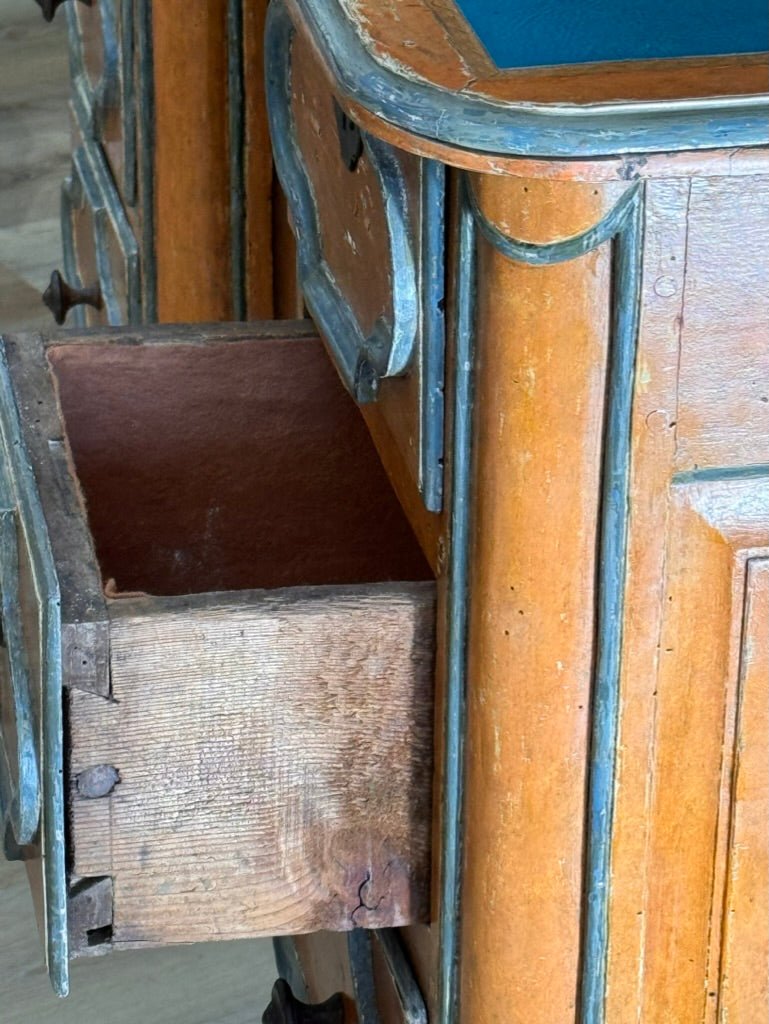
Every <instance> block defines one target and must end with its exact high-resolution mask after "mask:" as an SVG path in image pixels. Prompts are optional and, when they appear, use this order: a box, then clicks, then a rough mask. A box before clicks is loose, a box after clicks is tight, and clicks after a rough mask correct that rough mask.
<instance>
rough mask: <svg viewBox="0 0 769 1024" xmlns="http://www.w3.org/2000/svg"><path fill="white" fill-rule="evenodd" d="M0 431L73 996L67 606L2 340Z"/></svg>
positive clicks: (49, 926)
mask: <svg viewBox="0 0 769 1024" xmlns="http://www.w3.org/2000/svg"><path fill="white" fill-rule="evenodd" d="M0 433H1V434H2V442H3V447H4V448H5V457H6V459H7V468H8V469H9V471H10V472H9V478H8V482H9V485H10V488H11V491H12V495H11V497H12V498H13V500H14V502H15V504H16V507H17V511H18V516H19V520H20V523H21V529H22V531H23V535H24V537H25V538H26V544H27V551H28V554H29V561H30V566H31V570H32V576H33V579H34V584H35V592H36V593H37V595H38V607H39V610H40V634H41V637H42V652H41V653H42V657H41V666H40V668H41V701H40V706H41V716H42V722H40V723H39V726H38V735H42V745H41V746H42V749H41V752H40V770H41V776H42V791H43V801H42V808H41V847H42V857H43V874H44V891H45V924H46V958H47V963H48V972H49V974H50V976H51V984H52V985H53V988H54V991H55V992H56V994H57V995H59V996H66V995H67V993H68V991H69V963H68V936H67V888H66V885H67V883H66V862H65V858H66V852H65V839H64V752H63V735H64V721H63V702H64V695H63V690H62V666H61V601H60V597H59V582H58V579H57V576H56V570H55V568H54V561H53V553H52V551H51V546H50V541H49V539H48V530H47V527H46V524H45V517H44V515H43V510H42V508H41V506H40V501H39V498H38V495H37V489H36V486H35V481H34V477H33V475H32V470H31V462H30V459H29V456H28V454H27V451H26V448H25V445H24V440H23V437H22V431H21V425H20V421H19V415H18V409H17V406H16V400H15V397H14V394H13V387H12V384H11V378H10V372H9V368H8V362H7V359H6V353H5V347H4V345H3V344H2V343H1V342H0Z"/></svg>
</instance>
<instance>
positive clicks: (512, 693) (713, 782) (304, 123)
mask: <svg viewBox="0 0 769 1024" xmlns="http://www.w3.org/2000/svg"><path fill="white" fill-rule="evenodd" d="M563 6H564V5H561V4H558V3H553V4H546V5H538V6H537V7H536V9H534V8H532V10H531V11H529V7H530V5H526V4H518V3H516V4H511V5H506V7H505V12H504V18H505V26H504V31H500V32H499V33H495V32H494V30H493V27H492V28H490V27H489V25H490V23H492V19H493V18H498V17H501V14H500V13H499V11H498V9H497V8H496V7H495V6H494V5H492V4H483V3H480V2H479V3H472V2H470V0H467V2H465V3H460V4H457V5H455V4H454V3H452V2H450V0H415V2H413V3H409V4H402V3H396V2H389V3H381V2H376V0H356V2H354V3H353V2H350V0H330V2H319V0H286V2H285V3H284V2H282V0H279V2H274V3H273V6H272V8H271V12H270V15H269V18H268V29H267V68H268V103H269V107H270V115H271V118H272V135H273V145H274V148H275V154H276V162H277V166H278V171H279V174H280V176H281V180H282V183H283V185H284V188H285V190H286V192H287V195H288V198H289V207H290V209H291V212H292V216H293V219H294V224H295V226H296V229H297V238H298V243H299V249H300V255H299V262H300V273H301V276H302V283H303V286H304V291H305V298H306V301H307V305H308V308H309V309H310V312H311V313H312V314H313V316H314V318H315V319H316V322H317V323H318V324H319V326H320V328H321V331H322V333H324V334H325V337H326V341H327V343H328V345H329V348H330V350H331V352H332V354H333V355H334V357H335V359H336V361H337V365H338V368H339V370H340V373H341V374H342V376H343V378H344V379H345V380H346V382H347V384H348V387H350V389H351V390H352V391H353V392H354V393H355V394H356V397H358V399H359V400H360V401H361V402H362V403H364V408H365V415H366V417H367V421H368V423H369V426H370V429H371V431H372V434H373V436H374V438H375V441H376V442H377V445H378V448H379V451H380V455H381V457H382V459H383V461H384V463H385V465H386V466H387V468H388V470H389V472H390V475H391V478H392V479H393V480H394V483H395V486H396V489H397V490H398V492H399V495H400V498H401V501H402V504H403V505H404V508H406V509H407V511H408V512H409V515H410V518H411V521H412V525H413V526H414V529H415V531H416V532H417V535H418V536H419V538H420V540H421V542H422V544H423V547H424V549H425V551H426V553H427V555H428V558H429V560H430V561H431V564H432V565H433V568H434V571H435V572H436V575H437V578H438V593H439V611H438V616H439V622H438V629H439V651H438V675H437V679H436V693H437V707H436V731H437V736H438V740H437V744H436V751H437V758H438V763H437V769H436V776H435V778H436V785H435V823H436V824H435V830H434V835H435V842H434V855H433V867H434V885H433V889H434V892H433V905H432V913H431V920H430V922H429V924H426V925H425V926H423V927H419V928H416V929H410V930H409V931H407V932H405V933H404V934H403V936H402V940H403V942H404V943H405V946H406V948H407V950H408V953H409V956H410V958H411V962H412V965H413V970H414V972H415V976H416V979H417V980H418V982H419V985H420V987H421V989H422V992H423V993H424V995H425V998H426V1002H427V1005H428V1008H429V1010H430V1019H431V1021H435V1022H440V1024H449V1022H458V1021H462V1022H464V1024H496V1022H504V1024H513V1022H515V1024H517V1022H521V1024H524V1022H525V1024H554V1022H555V1024H565V1022H567V1021H580V1022H582V1024H588V1022H589V1024H624V1022H626V1021H630V1020H642V1021H644V1024H647V1022H660V1024H661V1022H663V1021H665V1022H667V1021H672V1020H675V1021H681V1022H687V1024H688V1022H695V1021H701V1020H709V1021H710V1020H713V1021H715V1020H716V1019H718V1020H726V1019H727V1018H728V1019H729V1020H739V1021H746V1022H747V1021H752V1020H756V1019H758V1017H759V1016H760V1015H761V1014H762V1013H765V1012H766V1005H767V976H766V955H767V948H768V947H769V929H768V927H767V922H768V921H769V908H768V907H767V882H768V880H769V875H768V867H767V863H768V861H767V838H766V837H767V827H766V825H767V816H768V814H769V803H768V801H769V777H768V776H767V772H766V763H767V743H768V741H769V733H768V731H767V730H768V728H769V726H768V724H767V716H766V703H767V702H766V694H767V686H768V684H769V675H768V674H767V668H766V666H767V615H769V606H768V605H767V594H769V590H768V589H767V587H768V586H769V584H768V582H767V581H768V580H769V575H767V565H768V564H769V563H767V553H768V552H769V469H768V468H767V467H769V394H768V393H767V380H769V349H768V347H767V338H768V337H769V308H768V307H767V276H768V274H769V246H768V244H767V238H768V237H769V233H768V232H767V230H766V227H767V224H768V223H769V150H767V106H766V96H765V95H763V93H765V91H766V82H767V69H766V56H765V55H762V54H757V53H754V52H752V51H754V50H757V49H759V48H761V47H764V46H765V45H766V32H765V30H764V24H765V20H766V12H765V10H763V8H762V9H761V10H759V9H758V7H756V6H754V5H752V4H751V3H746V4H745V5H744V10H743V5H738V8H739V9H738V10H737V11H733V12H732V16H731V17H730V19H729V25H728V26H721V25H720V24H719V26H718V31H717V33H716V36H714V33H713V24H712V22H709V20H708V19H709V18H710V16H711V14H712V11H710V6H709V5H705V6H704V7H703V6H702V5H698V7H697V10H696V11H694V12H693V16H692V18H691V19H690V24H689V26H688V30H687V31H686V32H685V33H684V34H683V35H682V34H681V32H680V31H679V30H680V29H681V25H682V22H681V19H680V18H679V17H678V15H677V14H676V12H675V11H670V10H666V11H664V12H662V14H661V15H660V16H662V15H664V18H665V21H666V25H667V27H665V29H664V31H658V27H659V26H657V28H655V29H654V31H652V32H649V31H648V30H647V26H648V24H649V20H648V18H646V19H645V18H639V17H637V15H638V12H639V10H640V11H641V12H644V11H645V12H647V14H649V16H650V17H651V14H653V12H651V14H650V12H649V11H648V6H649V5H643V4H642V5H634V7H633V12H634V16H633V17H632V18H631V17H630V13H631V12H625V14H626V17H625V18H619V15H617V17H618V18H619V20H620V22H621V24H620V26H619V27H620V28H621V29H622V33H615V32H613V31H611V32H610V31H605V32H604V34H603V36H602V37H601V38H600V39H598V40H595V39H593V38H592V34H590V33H587V34H586V33H584V32H582V33H577V34H576V35H572V34H569V33H568V32H566V31H564V32H560V31H559V27H562V25H563V18H564V12H563V10H562V7H563ZM571 6H572V8H573V5H571ZM652 6H654V5H652ZM598 8H599V10H600V9H601V5H598ZM655 9H656V8H655ZM658 14H660V12H658ZM547 18H551V19H552V28H551V27H549V25H548V22H547ZM516 19H518V20H516ZM628 19H629V20H628ZM668 22H670V24H667V23H668ZM672 22H677V25H673V24H672ZM474 25H475V26H476V27H477V33H478V34H476V32H475V31H473V26H474ZM577 27H578V26H577ZM603 27H604V28H605V29H606V28H607V25H606V23H605V22H604V25H603ZM683 27H684V28H687V25H686V23H685V22H683ZM513 30H514V31H513ZM634 33H635V34H634ZM716 37H717V38H716ZM530 38H531V40H532V45H531V47H529V39H530ZM714 38H716V42H715V43H714ZM727 40H728V46H729V50H730V53H731V55H723V54H722V53H720V52H718V51H719V49H720V47H721V46H722V45H723V44H724V43H725V42H726V41H727ZM535 43H536V45H535ZM588 43H590V46H588V45H587V44H588ZM537 46H539V49H537ZM505 47H509V48H508V49H507V50H505ZM503 50H504V53H503V54H502V56H500V53H502V51H503ZM508 53H510V54H512V56H511V57H510V58H509V59H510V60H511V61H513V62H514V63H513V65H512V66H508V65H507V60H508V58H507V56H506V55H507V54H508ZM526 54H529V57H528V58H527V59H526V60H523V59H522V56H523V57H525V55H526ZM495 60H497V61H502V64H503V66H497V63H495ZM530 63H536V64H537V65H540V64H543V65H547V66H536V67H530V66H528V65H529V64H530ZM356 133H357V134H356ZM377 246H379V248H377ZM436 268H437V269H436ZM442 284H443V285H445V290H444V289H443V288H442V287H441V285H442ZM444 299H445V301H444ZM410 300H413V301H410ZM444 309H445V320H444ZM444 343H445V344H444ZM404 353H405V355H404ZM396 356H397V359H396V358H395V357H396ZM395 363H397V365H394V364H395ZM436 477H437V478H439V484H438V485H437V486H436V485H434V481H435V479H436ZM430 481H433V484H432V485H431V484H430ZM339 943H340V940H339V939H338V938H336V939H331V938H330V937H329V938H327V939H318V938H315V939H309V938H307V939H303V940H301V941H299V942H298V943H297V948H298V951H299V962H300V963H301V966H302V968H303V970H304V982H305V983H306V988H307V990H308V992H309V994H310V996H311V997H312V998H314V999H321V998H326V997H327V996H328V995H329V994H330V993H331V991H333V990H334V989H336V988H342V989H344V990H346V991H348V992H349V993H351V994H352V993H354V991H355V979H354V977H352V975H351V974H350V971H349V966H348V965H347V961H346V956H347V954H346V951H345V947H344V945H343V944H342V945H340V944H339ZM295 966H296V964H295ZM380 967H381V964H380ZM375 969H377V968H376V963H375ZM353 973H354V972H353ZM386 973H387V972H386V971H384V970H383V969H382V970H381V971H380V980H381V985H380V996H379V999H380V1008H381V1012H382V1014H383V1015H384V1018H383V1019H385V1020H387V1021H388V1022H389V1021H390V1020H392V1021H398V1020H400V1019H402V1013H401V1011H399V1010H398V1009H397V1003H398V1001H397V999H395V998H394V997H393V996H392V993H390V994H389V995H388V994H387V991H386V989H387V982H386V978H385V975H386ZM363 1016H364V1017H365V1013H364V1014H363Z"/></svg>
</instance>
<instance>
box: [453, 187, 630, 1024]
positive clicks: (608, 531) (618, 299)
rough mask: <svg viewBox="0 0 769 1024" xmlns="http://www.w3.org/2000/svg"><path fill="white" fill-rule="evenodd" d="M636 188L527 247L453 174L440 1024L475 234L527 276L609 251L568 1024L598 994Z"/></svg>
mask: <svg viewBox="0 0 769 1024" xmlns="http://www.w3.org/2000/svg"><path fill="white" fill-rule="evenodd" d="M642 219H643V188H642V186H640V185H637V184H636V185H631V186H629V187H628V189H627V191H626V192H625V193H624V194H623V196H622V197H621V198H620V199H619V201H618V202H617V203H616V204H615V206H614V207H613V208H612V209H611V210H610V211H609V213H608V214H606V216H605V217H604V218H603V219H602V220H601V221H600V222H599V223H598V224H596V225H595V226H594V227H592V228H590V229H588V230H587V231H584V232H582V233H580V234H579V235H575V236H573V237H572V238H566V239H563V240H562V241H559V242H554V243H551V244H544V245H532V244H531V243H528V242H522V241H519V240H517V239H514V238H511V237H509V236H508V235H505V234H503V233H502V232H501V231H500V230H499V229H498V228H497V227H496V225H494V224H492V223H491V222H490V221H489V220H488V219H487V218H486V217H485V215H484V214H483V212H482V211H481V210H480V208H479V206H478V203H477V200H476V198H475V195H474V194H473V191H472V187H471V185H470V179H469V178H468V176H467V175H463V192H462V199H461V208H460V222H459V257H458V259H459V284H458V308H457V382H456V388H457V392H456V403H457V404H456V413H455V416H456V423H455V436H454V445H455V448H454V462H453V465H454V474H455V490H454V495H453V499H452V558H451V562H450V566H451V568H450V577H449V602H450V604H449V616H450V618H449V623H450V625H449V681H448V698H447V700H448V706H447V713H446V723H445V729H446V764H445V766H444V776H445V780H446V782H445V792H444V805H443V815H444V839H443V842H444V848H443V864H442V867H443V875H442V904H441V977H440V1012H441V1016H440V1022H441V1024H456V1022H457V1021H458V977H457V952H458V931H459V909H460V908H459V886H460V856H461V838H462V775H463V764H462V762H463V744H464V728H465V726H464V718H465V687H466V685H467V683H466V678H465V677H466V664H465V662H466V644H467V612H466V607H465V606H466V602H467V597H468V592H467V561H468V553H469V533H468V524H469V510H468V507H467V506H468V503H469V495H470V490H469V487H470V481H469V465H470V461H471V454H472V443H471V438H470V416H471V414H472V400H473V399H472V383H471V378H470V375H471V373H472V369H471V367H472V360H473V349H474V341H473V336H474V330H475V327H474V312H473V303H474V296H475V288H476V281H475V277H476V261H477V256H476V252H475V247H476V232H478V233H480V235H481V237H483V238H484V239H485V240H486V241H487V242H488V243H489V244H491V245H492V246H494V247H495V248H496V249H497V250H498V251H499V252H501V253H502V255H504V256H505V257H506V258H508V259H511V260H515V261H518V262H522V263H527V264H529V265H533V266H545V265H552V264H555V263H561V262H564V261H566V260H571V259H576V258H578V257H579V256H582V255H584V254H585V253H587V252H590V251H591V250H593V249H595V248H597V247H598V246H600V245H603V244H604V243H606V242H611V243H612V246H613V250H612V261H613V262H612V280H613V287H612V329H611V337H610V342H609V357H608V370H607V376H608V383H607V397H606V412H605V427H604V441H603V473H602V492H601V511H600V536H599V542H598V572H597V576H598V587H597V591H598V594H597V602H596V632H595V635H596V651H597V654H596V665H595V671H594V677H593V684H592V696H591V723H592V724H591V740H590V762H589V768H588V810H587V823H586V832H587V836H586V850H585V864H586V875H585V884H584V919H585V925H584V933H583V948H582V968H581V985H580V1010H579V1018H578V1019H579V1022H580V1024H602V1022H603V1021H604V1004H605V995H606V958H607V952H608V906H609V882H610V871H611V863H610V858H611V840H612V828H613V813H614V783H615V771H616V757H617V740H618V723H619V685H620V668H621V665H620V657H621V646H622V621H623V610H624V591H625V575H626V547H627V530H628V488H629V469H630V445H631V413H632V400H633V388H634V378H635V359H636V349H637V342H638V322H639V303H640V281H641V253H642Z"/></svg>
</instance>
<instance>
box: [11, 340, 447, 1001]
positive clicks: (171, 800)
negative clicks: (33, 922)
mask: <svg viewBox="0 0 769 1024" xmlns="http://www.w3.org/2000/svg"><path fill="white" fill-rule="evenodd" d="M0 414H1V420H0V425H1V426H2V449H1V450H0V463H1V468H0V525H2V531H1V532H0V540H1V541H2V547H1V551H2V565H0V586H1V587H2V611H3V633H2V642H3V649H2V650H0V687H1V688H2V689H1V690H0V702H1V704H0V707H1V709H2V727H3V750H0V771H2V774H3V794H4V796H3V804H4V811H5V815H4V816H5V833H6V835H5V838H6V852H7V853H8V854H9V855H11V856H17V857H21V858H23V859H25V860H27V862H28V863H27V866H28V870H29V874H30V879H31V881H32V883H33V892H36V893H37V901H38V906H39V912H40V917H41V921H42V922H43V925H44V928H45V932H46V935H47V949H48V959H49V968H50V970H51V973H52V977H53V980H54V984H55V986H56V988H57V990H58V991H59V992H64V991H66V988H67V961H68V958H69V957H71V956H77V955H83V954H93V953H102V952H105V951H107V950H109V949H116V948H124V947H130V946H137V945H142V946H146V945H153V944H165V943H172V942H193V941H197V940H204V939H205V940H209V939H216V938H221V939H231V938H238V937H246V936H258V935H277V934H289V933H306V932H310V931H313V930H317V929H331V930H347V929H350V928H352V927H356V926H362V927H380V926H391V925H399V924H403V923H406V922H413V921H417V920H421V919H423V917H424V915H425V913H426V911H427V899H428V892H427V888H428V873H429V840H430V837H429V831H430V808H431V803H430V800H431V794H430V786H431V774H432V767H431V761H432V757H431V750H432V736H431V733H432V662H433V620H434V611H433V584H432V582H431V580H430V572H429V569H428V567H427V565H426V562H425V560H424V558H423V556H422V553H421V551H420V549H419V547H418V545H417V544H416V542H415V540H414V538H413V535H412V534H411V532H410V528H409V526H408V523H407V522H406V520H405V518H404V516H403V513H402V511H401V509H400V506H399V504H398V502H397V500H396V499H395V497H394V495H393V493H392V491H391V489H390V485H389V482H388V480H387V478H386V476H385V474H384V472H383V470H382V468H381V467H380V465H379V462H378V459H377V456H376V453H375V450H374V448H373V446H372V444H371V442H370V440H369V437H368V433H367V431H366V428H365V425H364V423H363V421H362V419H361V418H360V414H359V412H358V410H357V409H356V407H355V405H354V403H353V402H352V400H351V399H350V398H349V397H348V395H347V394H346V392H345V390H344V388H343V386H342V385H341V383H340V382H339V381H338V379H337V377H336V375H335V373H334V371H333V369H332V368H331V366H330V364H329V362H328V359H327V357H326V355H325V352H324V350H323V346H322V344H321V342H320V341H319V340H318V338H316V337H315V336H314V334H312V333H310V332H309V331H308V329H307V327H306V326H305V325H304V324H286V323H285V322H284V323H282V324H280V325H277V324H276V325H270V324H266V325H260V326H257V327H249V328H244V327H238V328H235V327H232V328H227V327H221V326H219V327H216V328H212V329H211V330H207V329H205V328H199V327H195V328H191V327H178V326H169V327H154V328H147V329H143V330H141V331H138V332H137V331H134V332H131V333H129V332H127V331H126V330H123V331H122V332H121V331H119V330H115V331H109V330H107V331H100V332H91V333H90V334H84V335H77V336H69V337H67V336H65V335H63V334H62V335H61V336H59V337H53V338H49V339H46V338H41V337H40V336H37V335H28V336H15V337H8V338H5V339H4V340H3V344H2V352H0ZM38 816H39V827H38Z"/></svg>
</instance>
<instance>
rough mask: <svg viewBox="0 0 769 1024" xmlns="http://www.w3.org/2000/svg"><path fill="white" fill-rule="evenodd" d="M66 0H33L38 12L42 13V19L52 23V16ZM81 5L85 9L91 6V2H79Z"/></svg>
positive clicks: (83, 0)
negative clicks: (83, 5) (38, 9)
mask: <svg viewBox="0 0 769 1024" xmlns="http://www.w3.org/2000/svg"><path fill="white" fill-rule="evenodd" d="M65 2H66V0H35V3H36V4H37V5H38V7H39V8H40V10H41V11H42V12H43V18H44V19H45V20H46V21H53V16H54V14H56V11H57V10H58V8H59V7H60V6H61V5H62V4H63V3H65ZM80 3H81V4H85V6H86V7H91V6H92V5H93V0H80Z"/></svg>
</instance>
